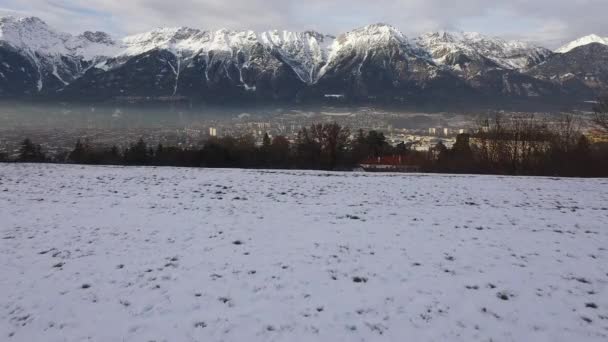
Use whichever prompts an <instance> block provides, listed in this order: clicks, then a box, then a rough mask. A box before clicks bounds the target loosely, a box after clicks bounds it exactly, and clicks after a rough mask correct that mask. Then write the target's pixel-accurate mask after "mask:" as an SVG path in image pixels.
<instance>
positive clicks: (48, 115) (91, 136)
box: [0, 106, 602, 161]
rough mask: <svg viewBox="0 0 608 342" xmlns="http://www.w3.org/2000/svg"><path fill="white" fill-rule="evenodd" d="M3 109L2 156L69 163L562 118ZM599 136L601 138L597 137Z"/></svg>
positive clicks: (365, 110) (428, 142) (355, 110)
mask: <svg viewBox="0 0 608 342" xmlns="http://www.w3.org/2000/svg"><path fill="white" fill-rule="evenodd" d="M24 107H25V108H19V109H11V108H8V107H7V106H0V109H1V111H0V123H1V125H0V153H4V154H6V155H7V156H8V157H9V158H11V157H13V158H14V157H16V156H17V155H18V154H19V151H20V148H21V144H22V142H23V139H24V138H29V139H31V140H32V141H33V142H35V143H37V144H40V145H41V146H42V148H43V150H44V151H45V152H46V154H47V155H48V156H50V157H53V158H59V161H62V160H61V158H65V157H66V156H67V154H68V153H69V152H70V151H72V150H73V148H74V144H75V143H76V141H77V140H81V141H86V142H87V143H88V144H90V145H91V146H94V147H99V148H109V147H112V146H116V147H118V148H119V149H124V148H127V147H129V146H130V145H131V144H133V143H135V142H137V141H138V140H139V139H143V140H144V141H145V142H146V143H147V144H148V146H157V145H158V144H162V145H163V146H176V147H182V148H197V147H201V146H202V145H203V144H204V142H205V141H207V140H209V139H210V138H221V137H224V136H231V137H242V136H250V137H252V138H253V139H255V141H256V143H257V144H258V145H261V144H262V140H263V137H264V135H265V134H268V135H269V136H270V137H271V138H272V137H275V136H283V137H285V138H287V140H288V141H290V142H291V143H293V142H295V140H296V138H297V135H298V132H299V131H300V130H301V129H302V128H305V127H309V126H311V125H313V124H319V123H321V124H323V123H338V124H339V125H341V126H343V127H345V128H347V129H349V131H350V133H351V136H355V135H356V134H357V133H358V132H359V131H360V130H362V131H364V132H368V131H377V132H380V133H383V134H384V136H385V137H386V141H387V142H388V143H389V144H390V145H392V146H398V145H400V144H402V145H404V146H406V148H408V149H411V150H416V151H428V150H429V149H431V148H432V147H434V146H436V145H437V144H438V143H439V142H441V143H443V144H444V145H445V146H446V147H448V148H449V147H451V146H452V145H453V144H454V142H455V141H456V137H457V136H458V135H459V134H468V133H474V132H475V131H476V130H478V129H479V128H480V125H481V124H482V122H483V121H484V120H488V119H491V118H492V117H494V116H496V115H506V116H507V117H508V116H513V117H526V118H535V119H537V120H541V119H543V120H544V119H547V120H557V118H559V117H560V113H547V112H537V113H529V112H528V113H520V112H505V111H481V112H464V113H463V112H460V113H449V112H440V113H417V112H404V111H396V110H388V109H383V108H381V107H315V108H312V109H311V108H281V107H269V108H266V107H264V108H259V109H251V108H249V109H243V108H234V109H230V110H227V109H226V108H186V109H184V108H172V107H169V106H164V107H161V108H149V107H144V108H141V107H121V106H114V107H112V106H90V107H82V106H75V107H70V106H52V107H39V106H24ZM576 117H577V118H580V124H581V125H582V128H583V129H588V130H589V132H590V133H595V131H594V130H593V126H592V125H590V124H589V120H590V118H591V113H590V112H583V111H581V112H577V113H576ZM598 138H602V137H598Z"/></svg>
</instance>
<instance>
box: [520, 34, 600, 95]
mask: <svg viewBox="0 0 608 342" xmlns="http://www.w3.org/2000/svg"><path fill="white" fill-rule="evenodd" d="M528 74H530V75H532V76H534V77H536V78H538V79H541V80H547V81H550V82H553V83H554V84H558V85H560V86H562V87H564V88H566V89H570V90H572V91H575V92H577V93H579V94H581V95H583V96H587V97H590V96H593V90H596V91H603V90H606V89H608V45H604V44H599V43H591V44H588V45H583V46H579V47H576V48H574V49H572V50H570V51H568V52H566V53H559V54H555V55H553V56H551V57H550V58H549V59H548V60H547V61H546V62H545V63H542V64H539V65H537V66H536V67H534V68H532V69H530V70H529V71H528Z"/></svg>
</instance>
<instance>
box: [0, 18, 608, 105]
mask: <svg viewBox="0 0 608 342" xmlns="http://www.w3.org/2000/svg"><path fill="white" fill-rule="evenodd" d="M586 41H587V40H585V39H583V40H581V41H579V43H578V44H582V43H584V42H586ZM586 46H587V45H586ZM575 50H576V49H575ZM596 50H597V49H596ZM573 51H574V50H573ZM571 52H572V51H569V52H568V53H567V54H570V53H571ZM596 54H599V55H598V56H599V57H597V61H596V63H595V64H594V62H593V61H591V60H589V59H590V58H596V57H589V56H588V55H587V54H585V53H577V54H570V55H568V56H566V57H564V56H562V55H566V54H554V53H552V52H551V51H549V50H547V49H544V48H541V47H537V46H534V45H530V44H527V43H522V42H517V41H506V40H503V39H500V38H493V37H487V36H483V35H480V34H478V33H454V32H435V33H429V34H425V35H423V36H421V37H418V38H415V39H409V38H408V37H406V36H405V35H404V34H403V33H401V32H400V31H399V30H398V29H396V28H395V27H392V26H390V25H386V24H375V25H369V26H366V27H362V28H359V29H355V30H352V31H350V32H347V33H344V34H341V35H339V36H338V37H333V36H330V35H323V34H320V33H318V32H313V31H306V32H289V31H276V30H275V31H267V32H260V33H258V32H254V31H231V30H225V29H221V30H217V31H203V30H198V29H192V28H187V27H178V28H160V29H156V30H153V31H150V32H145V33H142V34H137V35H132V36H128V37H125V38H122V39H113V38H112V37H110V36H109V35H107V34H105V33H103V32H90V31H87V32H84V33H82V34H80V35H76V36H74V35H70V34H66V33H61V32H57V31H55V30H53V29H52V28H50V27H49V26H48V25H47V24H46V23H44V22H43V21H41V20H40V19H38V18H21V19H17V18H13V17H5V18H2V19H0V97H4V98H16V97H29V98H45V99H61V100H67V101H89V100H96V101H98V100H120V99H138V100H147V99H156V98H165V99H168V100H171V99H181V98H187V99H193V100H202V101H219V102H224V103H229V102H234V101H241V100H244V101H249V100H256V101H276V100H280V101H300V100H304V101H309V100H313V101H319V100H324V98H325V97H326V96H328V95H331V96H334V95H337V96H338V97H343V98H344V99H346V100H357V101H388V102H395V101H396V102H399V103H401V102H413V103H418V102H424V101H427V102H437V101H439V102H446V103H450V102H453V101H460V102H462V103H476V102H480V101H491V102H500V101H502V100H504V101H507V102H508V101H511V100H513V99H523V100H529V99H542V100H543V101H545V102H550V101H553V100H555V99H561V100H567V101H578V100H579V99H578V98H576V96H582V95H580V94H585V95H584V96H585V97H587V96H588V94H589V93H592V92H594V91H602V90H604V89H606V82H605V81H604V79H605V76H606V75H605V72H606V71H605V69H604V68H603V67H602V66H601V63H602V61H603V60H604V59H603V58H602V56H603V55H602V52H601V51H599V50H598V51H595V50H594V52H593V53H592V55H593V56H596ZM560 56H562V57H560ZM564 58H565V60H564V61H562V59H564ZM560 61H562V62H560ZM575 65H578V67H575ZM560 68H563V70H562V69H560ZM557 69H560V70H557ZM558 71H559V72H558ZM551 73H553V74H551ZM562 73H563V74H568V73H572V74H575V75H579V78H580V77H583V79H582V80H581V81H580V82H574V83H573V82H556V81H555V78H552V76H553V75H554V74H562ZM583 73H584V74H585V75H587V74H589V73H592V74H593V75H595V76H594V78H593V79H594V80H595V79H599V80H600V81H599V82H595V81H594V82H595V83H594V82H586V81H588V79H587V80H585V79H584V77H588V76H589V75H587V76H580V75H582V74H583Z"/></svg>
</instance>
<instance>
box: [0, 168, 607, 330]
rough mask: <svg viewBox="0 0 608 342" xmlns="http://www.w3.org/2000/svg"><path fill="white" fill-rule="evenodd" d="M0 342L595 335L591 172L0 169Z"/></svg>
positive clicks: (603, 324) (598, 218)
mask: <svg viewBox="0 0 608 342" xmlns="http://www.w3.org/2000/svg"><path fill="white" fill-rule="evenodd" d="M0 293H1V296H0V340H2V341H83V340H91V341H381V340H386V341H405V340H410V341H426V340H434V341H458V340H461V341H470V340H485V341H487V340H490V339H492V340H494V341H606V340H607V339H608V180H598V179H595V180H578V179H549V178H509V177H480V176H428V175H379V174H356V173H355V174H352V173H351V174H346V173H345V174H342V173H316V172H304V171H277V172H270V171H242V170H205V169H176V168H121V167H81V166H57V165H7V164H4V165H3V164H0Z"/></svg>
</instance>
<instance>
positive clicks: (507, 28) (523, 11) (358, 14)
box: [0, 0, 608, 47]
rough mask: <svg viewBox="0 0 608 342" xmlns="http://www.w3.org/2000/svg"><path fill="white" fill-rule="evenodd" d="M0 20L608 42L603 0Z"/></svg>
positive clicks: (415, 2) (113, 28)
mask: <svg viewBox="0 0 608 342" xmlns="http://www.w3.org/2000/svg"><path fill="white" fill-rule="evenodd" d="M0 15H14V16H25V15H35V16H39V17H41V18H42V19H44V20H45V21H47V22H48V23H49V24H51V25H52V26H54V27H56V28H58V29H60V30H63V31H67V32H71V33H78V32H81V31H83V30H92V29H93V30H103V31H106V32H109V33H112V34H114V35H117V36H119V35H124V34H131V33H138V32H142V31H146V30H150V29H153V28H157V27H161V26H190V27H195V28H201V29H218V28H222V27H225V28H231V29H253V30H267V29H275V28H276V29H288V30H307V29H314V30H317V31H320V32H324V33H331V34H337V33H340V32H344V31H347V30H349V29H352V28H355V27H359V26H364V25H367V24H371V23H377V22H384V23H389V24H392V25H394V26H396V27H398V28H399V29H401V30H402V31H403V32H404V33H406V34H408V35H410V36H415V35H417V34H420V33H422V32H426V31H432V30H440V29H447V30H463V31H477V32H481V33H485V34H490V35H499V36H503V37H507V38H517V39H524V40H528V41H533V42H537V43H541V44H544V45H546V46H547V47H557V46H559V45H561V44H562V43H564V42H566V41H569V40H572V39H575V38H578V37H580V36H583V35H587V34H591V33H596V34H599V35H602V36H608V24H607V20H608V0H459V1H455V0H373V1H370V0H298V1H292V0H0Z"/></svg>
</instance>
